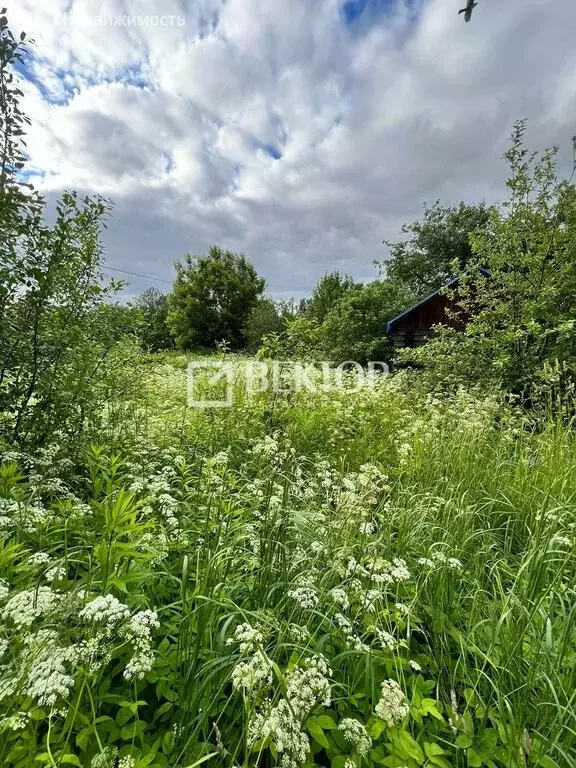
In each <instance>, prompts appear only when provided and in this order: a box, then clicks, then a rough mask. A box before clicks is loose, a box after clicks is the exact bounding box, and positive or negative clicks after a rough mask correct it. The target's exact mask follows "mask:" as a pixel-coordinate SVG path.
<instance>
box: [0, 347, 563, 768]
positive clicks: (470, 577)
mask: <svg viewBox="0 0 576 768" xmlns="http://www.w3.org/2000/svg"><path fill="white" fill-rule="evenodd" d="M184 362H185V361H181V362H180V363H177V364H176V365H174V364H173V363H174V359H173V358H171V359H170V360H169V361H168V362H166V361H164V362H162V364H161V365H160V364H159V365H157V366H156V367H155V368H153V369H152V370H151V372H150V374H149V376H148V382H149V385H148V388H147V390H146V391H144V392H143V393H142V395H143V398H142V400H141V402H140V403H139V404H138V407H134V408H132V409H131V408H127V409H126V412H125V417H124V420H123V422H122V423H121V425H120V426H121V429H119V428H118V426H119V423H118V422H117V421H115V422H114V423H112V422H111V423H110V432H108V433H106V441H105V442H104V441H102V442H103V444H101V445H99V446H93V447H92V448H90V449H89V450H88V451H85V452H84V454H83V455H82V456H79V455H77V454H76V455H74V457H73V458H72V459H71V458H70V455H69V454H68V453H67V451H66V446H56V447H51V448H50V449H47V450H45V451H43V452H41V453H40V454H38V455H37V456H32V457H23V456H17V455H9V456H7V457H5V458H6V461H5V463H4V466H3V469H2V471H1V474H0V494H1V496H2V498H3V501H2V502H1V504H2V509H0V514H1V515H3V516H4V517H3V518H0V519H3V520H4V522H3V526H4V528H3V530H4V531H5V538H4V541H3V546H2V548H0V567H1V568H2V573H1V575H2V577H3V578H4V579H5V583H4V589H3V592H2V594H3V597H2V600H3V605H4V606H5V611H4V615H3V618H2V628H1V629H0V637H1V638H4V639H5V640H6V650H5V653H4V658H3V659H2V660H1V662H0V663H3V664H4V666H3V667H2V672H1V675H2V677H1V679H0V686H1V688H2V690H3V691H4V692H5V693H4V695H3V698H2V699H1V703H0V706H1V707H2V710H3V719H2V721H1V725H0V764H2V765H7V766H8V765H14V766H28V765H31V764H32V763H33V762H34V764H38V765H40V766H42V765H66V764H76V765H82V766H92V767H93V768H98V766H110V768H116V765H119V766H121V768H126V766H145V765H153V766H182V767H184V766H193V765H201V764H202V765H207V766H243V768H253V767H254V766H256V765H258V766H272V765H281V766H283V767H284V768H293V766H296V765H308V766H313V765H318V766H325V765H332V766H334V767H335V768H351V766H369V765H384V766H389V767H390V768H400V766H407V767H408V768H417V766H424V765H427V766H437V767H438V768H450V766H454V767H456V768H459V767H460V766H461V767H462V768H464V766H483V765H486V766H495V767H497V768H499V767H504V766H506V767H508V766H518V767H519V768H525V766H542V767H543V768H555V767H558V768H565V767H566V768H567V767H568V766H570V765H573V764H575V761H576V722H575V717H576V715H575V711H576V710H575V708H574V704H575V701H574V691H575V683H576V679H575V677H576V671H575V669H576V653H575V610H576V608H575V602H574V577H575V562H574V525H575V522H576V520H575V512H576V445H575V440H574V434H573V431H572V429H571V427H570V425H569V424H566V423H556V422H554V421H553V420H551V419H549V420H548V421H542V422H540V423H539V424H538V425H537V429H534V425H533V424H531V425H530V427H528V424H527V423H526V422H525V421H524V420H523V418H522V417H521V416H519V415H517V414H514V413H513V412H511V411H509V410H507V409H506V408H505V407H504V406H503V405H502V404H500V403H498V401H497V400H496V399H494V398H488V399H484V400H480V399H478V398H475V397H473V396H471V395H467V394H466V393H459V394H458V395H457V396H455V397H454V398H437V397H432V396H429V395H427V394H426V393H423V392H420V391H419V390H418V388H417V387H414V386H412V385H411V384H410V383H409V382H406V381H403V379H402V377H397V378H395V379H393V380H389V381H383V382H381V383H379V384H378V385H377V386H376V387H375V389H374V390H373V391H361V392H359V393H357V394H355V395H350V394H349V393H346V392H342V391H334V392H331V393H320V394H317V395H314V394H310V393H306V392H302V393H300V394H292V395H289V396H282V397H280V396H278V395H277V394H274V393H270V394H264V395H261V396H258V397H257V398H254V399H253V400H251V401H250V400H248V398H247V397H246V392H245V391H243V390H242V388H241V386H240V385H239V388H238V391H237V393H236V395H237V397H236V400H235V405H234V406H233V407H231V408H223V409H219V410H218V411H216V410H210V409H208V410H200V409H189V408H187V407H186V400H185V386H184V385H185V381H184V370H183V363H184ZM130 414H131V415H130ZM19 468H20V469H19ZM20 470H22V471H21V472H20ZM4 518H6V519H4ZM31 557H32V560H30V558H31ZM55 565H57V566H59V567H60V568H61V569H63V572H62V573H61V574H52V575H51V578H49V579H47V573H48V571H49V570H50V569H51V568H53V567H54V566H55ZM41 585H49V589H50V591H51V592H50V594H51V595H53V597H50V596H48V598H47V597H46V595H45V593H43V595H44V597H43V600H44V601H46V600H48V603H50V601H52V602H51V603H50V604H48V603H46V606H47V607H46V606H44V607H43V608H42V610H38V611H36V613H35V612H34V606H35V605H36V606H37V605H38V603H37V602H36V603H35V599H37V598H35V597H34V595H35V594H36V595H37V594H38V590H39V589H40V587H41ZM27 590H28V593H29V599H28V602H26V600H25V601H24V603H22V599H23V598H21V597H20V598H18V595H21V594H23V593H25V592H26V591H27ZM102 595H111V596H113V597H115V598H116V599H117V600H118V601H119V603H120V604H121V605H122V606H124V608H121V609H119V608H117V607H116V610H117V611H123V613H122V618H118V616H120V613H118V614H117V615H116V617H115V615H114V611H113V609H110V608H109V607H108V608H107V609H106V610H107V611H108V613H106V611H104V610H103V612H100V613H98V615H97V616H96V618H89V617H90V616H93V615H94V611H95V609H94V608H93V607H91V606H93V601H94V600H96V599H99V598H98V596H102ZM15 597H16V598H17V599H16V601H14V598H15ZM18 600H20V603H19V602H18ZM21 604H22V605H24V608H25V610H27V611H28V612H29V613H30V616H31V620H30V621H29V622H28V623H25V624H22V623H21V622H20V623H19V618H18V614H17V611H16V609H17V608H18V606H19V605H21ZM97 605H99V604H97ZM86 606H88V608H86ZM150 610H152V611H155V612H156V615H155V617H151V616H149V615H148V614H147V613H146V611H150ZM142 627H145V628H144V629H142ZM146 628H147V629H146ZM87 648H88V650H86V649H87ZM48 657H49V658H51V659H54V658H57V657H58V658H60V659H61V668H59V669H58V670H56V671H55V670H54V669H52V673H53V674H52V676H50V675H49V674H47V666H48V667H50V664H49V663H48V661H46V659H47V658H48ZM38 659H40V661H42V660H43V659H44V661H45V663H44V666H43V667H42V666H40V667H39V666H38V664H36V661H37V660H38ZM134 668H136V669H137V670H138V674H130V670H131V669H134ZM48 671H50V669H48ZM127 671H128V672H129V674H126V672H127ZM56 672H57V674H59V675H60V689H59V691H58V692H57V695H55V697H54V701H50V702H48V703H47V701H46V697H44V698H42V696H40V698H39V697H38V694H37V690H38V686H37V685H36V687H34V685H32V683H34V682H36V683H37V682H38V680H40V681H41V682H42V685H44V690H50V686H51V685H52V686H53V688H56V687H57V686H56V685H55V683H56V682H57V681H56V680H55V677H54V674H56ZM42 675H44V677H42ZM62 676H64V677H66V676H67V679H66V680H64V679H63V677H62ZM386 680H389V681H390V680H391V681H393V683H390V684H386V685H385V686H384V688H382V683H383V682H384V681H386ZM394 686H397V689H396V688H394ZM404 707H405V709H404ZM350 719H351V720H353V721H355V722H356V725H354V723H352V725H350V722H349V721H350ZM355 734H356V735H355ZM358 734H360V736H358ZM367 744H368V745H369V746H370V748H369V749H368V746H367ZM304 747H305V749H304ZM303 749H304V752H302V750H303ZM122 760H123V761H124V762H118V761H122Z"/></svg>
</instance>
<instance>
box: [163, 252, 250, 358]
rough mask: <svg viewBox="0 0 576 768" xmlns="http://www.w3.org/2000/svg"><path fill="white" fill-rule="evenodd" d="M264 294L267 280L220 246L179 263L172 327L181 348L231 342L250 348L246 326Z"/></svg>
mask: <svg viewBox="0 0 576 768" xmlns="http://www.w3.org/2000/svg"><path fill="white" fill-rule="evenodd" d="M263 291H264V280H262V279H261V278H260V277H258V274H257V273H256V270H255V269H254V267H253V266H252V264H251V263H250V262H249V261H248V260H247V259H246V257H245V256H243V255H241V254H236V253H232V252H231V251H224V250H222V249H221V248H219V247H218V246H216V245H213V246H211V247H210V248H209V250H208V253H207V254H206V255H205V256H190V255H187V256H186V257H185V259H184V261H183V262H176V280H175V282H174V287H173V290H172V293H171V295H170V303H169V311H168V327H169V328H170V330H171V332H172V334H173V336H174V338H175V340H176V344H177V346H178V347H179V348H180V349H183V350H188V349H194V348H198V347H207V348H210V347H212V348H213V347H214V346H215V345H216V344H217V342H219V341H222V340H226V341H227V342H228V343H229V344H230V346H231V348H233V349H239V348H242V347H243V346H244V342H245V338H244V327H245V324H246V320H247V319H248V316H249V314H250V311H251V309H252V307H253V306H254V305H255V304H256V303H257V301H258V300H259V299H260V297H261V295H262V292H263Z"/></svg>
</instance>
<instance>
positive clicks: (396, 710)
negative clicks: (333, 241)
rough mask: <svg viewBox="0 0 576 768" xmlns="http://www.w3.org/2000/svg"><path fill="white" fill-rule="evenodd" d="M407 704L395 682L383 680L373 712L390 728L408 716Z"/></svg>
mask: <svg viewBox="0 0 576 768" xmlns="http://www.w3.org/2000/svg"><path fill="white" fill-rule="evenodd" d="M408 711H409V709H408V704H407V702H406V696H405V695H404V692H403V690H402V688H400V686H399V685H398V683H397V682H396V681H395V680H384V682H383V683H382V692H381V694H380V701H379V702H378V704H376V709H375V712H376V714H377V715H378V717H379V718H381V719H382V720H384V721H385V722H386V723H387V724H388V726H389V727H390V728H391V727H393V726H394V725H397V724H399V723H401V722H402V720H403V718H404V717H406V715H407V714H408Z"/></svg>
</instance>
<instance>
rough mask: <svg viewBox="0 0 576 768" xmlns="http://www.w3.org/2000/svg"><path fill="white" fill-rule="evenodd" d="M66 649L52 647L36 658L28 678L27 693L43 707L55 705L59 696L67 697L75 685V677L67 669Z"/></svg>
mask: <svg viewBox="0 0 576 768" xmlns="http://www.w3.org/2000/svg"><path fill="white" fill-rule="evenodd" d="M66 661H68V654H67V653H66V649H56V648H54V647H52V648H50V649H49V651H48V652H47V653H46V654H45V655H42V656H41V657H40V658H38V659H36V660H35V661H34V662H33V663H32V666H31V668H30V671H29V673H28V678H27V685H26V695H27V696H30V697H31V698H33V699H36V701H37V702H38V704H39V705H40V706H41V707H44V706H50V707H53V706H54V704H55V703H56V701H57V700H58V699H59V698H63V699H64V698H66V697H67V696H68V694H69V693H70V689H71V688H72V686H73V685H74V678H73V677H72V676H71V675H70V674H68V672H67V671H66V666H65V663H66Z"/></svg>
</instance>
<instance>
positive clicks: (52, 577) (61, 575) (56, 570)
mask: <svg viewBox="0 0 576 768" xmlns="http://www.w3.org/2000/svg"><path fill="white" fill-rule="evenodd" d="M45 578H46V581H50V582H52V581H62V579H65V578H66V568H64V566H61V565H54V566H53V567H52V568H48V570H47V571H46V574H45Z"/></svg>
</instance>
